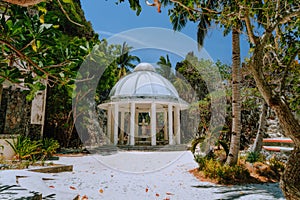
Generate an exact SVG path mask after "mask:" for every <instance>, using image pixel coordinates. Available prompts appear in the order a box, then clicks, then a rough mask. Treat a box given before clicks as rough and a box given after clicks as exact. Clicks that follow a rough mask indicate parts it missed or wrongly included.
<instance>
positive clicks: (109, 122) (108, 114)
mask: <svg viewBox="0 0 300 200" xmlns="http://www.w3.org/2000/svg"><path fill="white" fill-rule="evenodd" d="M111 110H112V109H111V106H109V107H108V109H107V133H106V134H107V138H108V140H109V142H112V141H111V134H112V128H111V125H112V124H111V120H112V119H111V114H112V113H111Z"/></svg>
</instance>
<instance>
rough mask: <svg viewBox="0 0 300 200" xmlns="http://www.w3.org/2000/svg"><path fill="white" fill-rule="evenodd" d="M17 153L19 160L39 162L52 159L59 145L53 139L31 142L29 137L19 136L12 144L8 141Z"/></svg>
mask: <svg viewBox="0 0 300 200" xmlns="http://www.w3.org/2000/svg"><path fill="white" fill-rule="evenodd" d="M6 142H7V143H8V144H9V145H10V146H11V147H12V149H13V150H14V152H15V153H16V157H17V159H19V160H20V161H21V160H30V161H37V160H43V159H45V158H49V157H51V156H52V155H53V154H54V153H55V151H56V149H58V148H59V144H58V142H57V141H56V140H53V139H48V138H46V139H44V140H31V139H30V138H29V137H26V136H23V135H19V136H18V137H17V138H15V139H13V141H12V142H10V141H8V140H6Z"/></svg>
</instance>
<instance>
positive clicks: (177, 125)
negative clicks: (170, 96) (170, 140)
mask: <svg viewBox="0 0 300 200" xmlns="http://www.w3.org/2000/svg"><path fill="white" fill-rule="evenodd" d="M174 129H175V130H174V132H175V140H176V144H180V109H179V106H175V110H174Z"/></svg>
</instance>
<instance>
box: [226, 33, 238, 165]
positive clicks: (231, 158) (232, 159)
mask: <svg viewBox="0 0 300 200" xmlns="http://www.w3.org/2000/svg"><path fill="white" fill-rule="evenodd" d="M240 64H241V61H240V34H239V32H238V29H237V28H233V30H232V135H231V141H230V148H229V154H228V157H227V161H226V164H227V165H230V166H232V165H235V164H237V161H238V155H239V150H240V138H241V104H240Z"/></svg>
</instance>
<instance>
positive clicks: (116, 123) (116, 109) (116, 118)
mask: <svg viewBox="0 0 300 200" xmlns="http://www.w3.org/2000/svg"><path fill="white" fill-rule="evenodd" d="M118 132H119V105H118V104H117V103H116V104H115V106H114V137H113V141H114V145H117V144H118V139H119V138H118Z"/></svg>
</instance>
